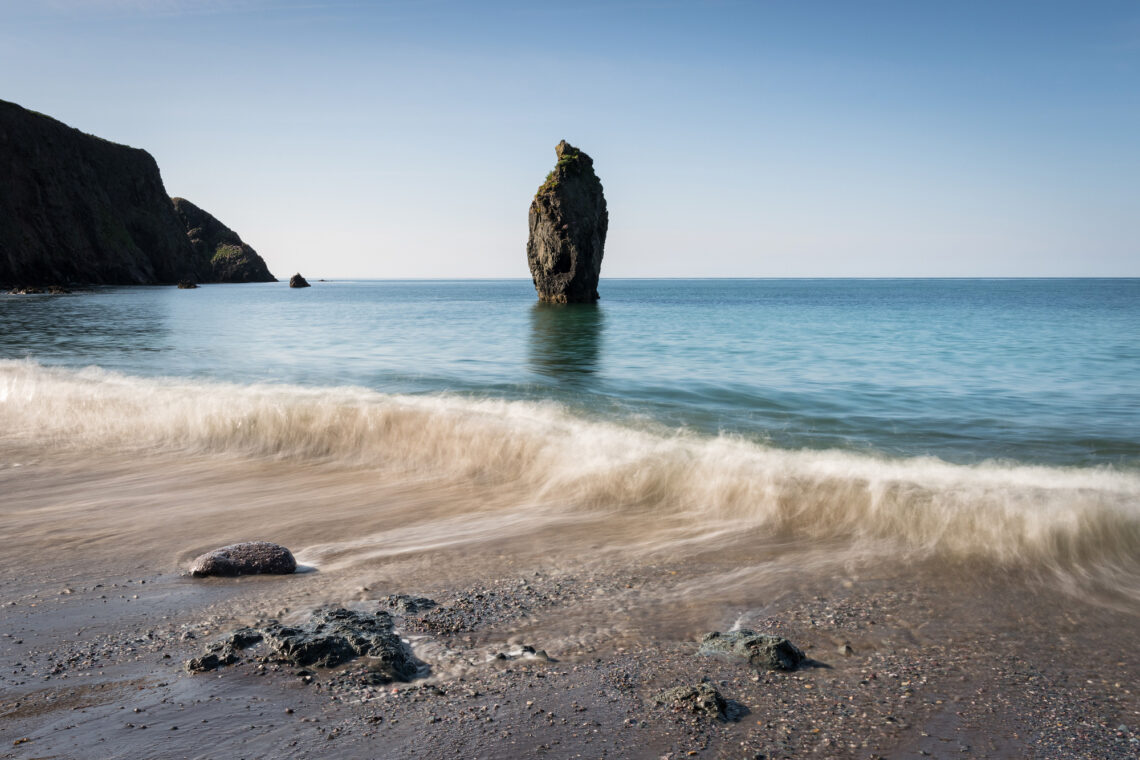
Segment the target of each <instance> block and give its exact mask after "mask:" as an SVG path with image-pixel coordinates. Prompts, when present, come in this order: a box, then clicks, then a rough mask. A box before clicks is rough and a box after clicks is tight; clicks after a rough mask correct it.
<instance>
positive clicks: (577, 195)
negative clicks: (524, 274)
mask: <svg viewBox="0 0 1140 760" xmlns="http://www.w3.org/2000/svg"><path fill="white" fill-rule="evenodd" d="M554 150H555V153H557V155H558V163H557V164H555V166H554V170H553V171H551V172H550V174H548V175H546V181H545V182H543V184H542V186H541V187H540V188H538V192H537V193H535V196H534V200H533V201H531V204H530V214H529V223H530V237H529V239H528V240H527V244H526V259H527V263H528V264H529V265H530V273H531V278H532V279H533V280H534V289H535V291H537V293H538V298H539V300H540V301H549V302H551V303H593V302H594V301H597V300H598V275H599V274H600V273H601V270H602V253H603V250H604V249H605V245H606V230H607V228H608V227H609V213H608V212H607V211H606V198H605V195H604V194H603V193H602V183H601V182H600V181H599V180H598V176H597V175H596V174H594V162H593V160H592V159H591V158H590V157H589V156H588V155H586V154H585V153H583V152H582V151H580V150H578V149H577V148H575V147H574V146H573V145H570V144H569V143H567V142H566V141H565V140H563V141H562V142H560V143H558V146H557V147H556V148H555V149H554Z"/></svg>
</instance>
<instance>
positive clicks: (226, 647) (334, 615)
mask: <svg viewBox="0 0 1140 760" xmlns="http://www.w3.org/2000/svg"><path fill="white" fill-rule="evenodd" d="M258 646H264V651H262V652H260V653H259V656H260V659H261V661H263V662H278V663H284V664H288V665H293V666H297V667H306V666H313V667H321V668H331V667H335V666H337V665H341V664H343V663H346V662H349V661H351V660H355V659H357V658H360V657H366V658H368V664H367V670H368V681H369V682H370V683H390V682H392V681H409V680H411V679H412V677H413V676H414V675H415V674H416V672H417V670H418V669H419V664H418V663H417V662H416V660H415V658H414V657H413V656H412V653H411V652H410V651H409V650H408V648H407V647H406V646H405V645H404V642H403V641H401V640H400V637H399V636H398V635H397V634H396V632H395V630H394V625H393V623H392V616H391V615H389V614H388V613H387V612H383V611H380V612H359V611H355V610H348V609H344V608H340V607H338V608H332V609H319V610H317V611H315V612H313V613H312V615H311V616H310V618H309V620H308V621H307V622H306V623H303V624H301V625H283V624H282V623H279V622H278V621H276V620H270V621H268V622H266V623H264V624H262V625H259V626H257V627H253V628H241V629H239V630H237V631H234V632H233V633H231V634H230V635H229V636H227V637H225V638H224V639H222V640H220V641H216V642H214V643H213V644H211V645H210V646H209V647H207V650H206V652H205V654H203V655H202V656H200V657H195V658H193V659H190V660H188V661H187V662H186V670H188V671H190V672H192V673H201V672H204V671H209V670H214V669H215V668H218V667H221V666H223V665H230V664H233V663H235V662H237V661H238V660H239V659H241V656H242V653H243V652H244V651H245V650H246V649H249V648H252V647H258Z"/></svg>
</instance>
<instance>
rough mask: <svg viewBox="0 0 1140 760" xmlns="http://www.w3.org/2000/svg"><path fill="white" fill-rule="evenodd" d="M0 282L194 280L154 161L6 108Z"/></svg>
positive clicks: (188, 250) (1, 113) (1, 121)
mask: <svg viewBox="0 0 1140 760" xmlns="http://www.w3.org/2000/svg"><path fill="white" fill-rule="evenodd" d="M0 177H2V178H3V179H2V180H0V284H9V285H22V286H29V285H50V284H67V283H93V284H108V285H110V284H113V285H144V284H157V283H175V282H178V281H179V280H182V279H190V278H196V277H197V275H198V267H197V257H196V255H195V252H194V248H193V246H192V245H191V244H190V241H189V239H188V238H187V237H186V232H185V229H184V228H183V227H182V224H181V223H180V222H179V220H178V216H177V214H176V213H175V211H174V206H173V205H171V203H170V196H169V195H168V194H167V192H166V188H164V187H163V184H162V177H161V175H160V174H159V171H158V165H157V164H156V163H155V161H154V159H153V158H152V157H151V156H150V154H149V153H147V152H146V151H143V150H139V149H137V148H130V147H127V146H125V145H117V144H115V143H113V142H109V141H107V140H103V139H100V138H98V137H94V136H92V135H88V134H84V133H83V132H80V131H79V130H78V129H73V128H71V127H69V126H67V125H66V124H62V123H61V122H58V121H56V120H55V119H53V118H51V117H49V116H44V115H43V114H39V113H35V112H34V111H29V110H27V109H25V108H21V107H20V106H18V105H16V104H15V103H8V102H6V101H0Z"/></svg>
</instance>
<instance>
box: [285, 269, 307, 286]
mask: <svg viewBox="0 0 1140 760" xmlns="http://www.w3.org/2000/svg"><path fill="white" fill-rule="evenodd" d="M289 287H291V288H307V287H309V282H308V280H306V279H305V278H304V277H302V276H301V273H300V272H297V274H295V275H293V276H292V277H290V278H289Z"/></svg>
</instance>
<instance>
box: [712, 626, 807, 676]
mask: <svg viewBox="0 0 1140 760" xmlns="http://www.w3.org/2000/svg"><path fill="white" fill-rule="evenodd" d="M697 653H698V654H702V655H727V656H729V657H740V658H743V659H746V660H748V662H749V664H750V665H752V667H754V668H756V669H757V670H795V668H796V667H797V666H798V665H799V664H800V663H802V662H803V661H804V653H803V652H802V651H800V650H799V648H797V647H796V646H795V645H794V644H792V642H790V641H788V640H787V639H785V638H782V637H780V636H772V635H769V634H766V633H756V632H755V631H750V630H748V629H747V628H742V629H740V630H738V631H729V632H728V633H720V632H719V631H713V632H712V633H707V634H705V636H704V638H702V639H701V646H700V648H699V649H698V650H697Z"/></svg>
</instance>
